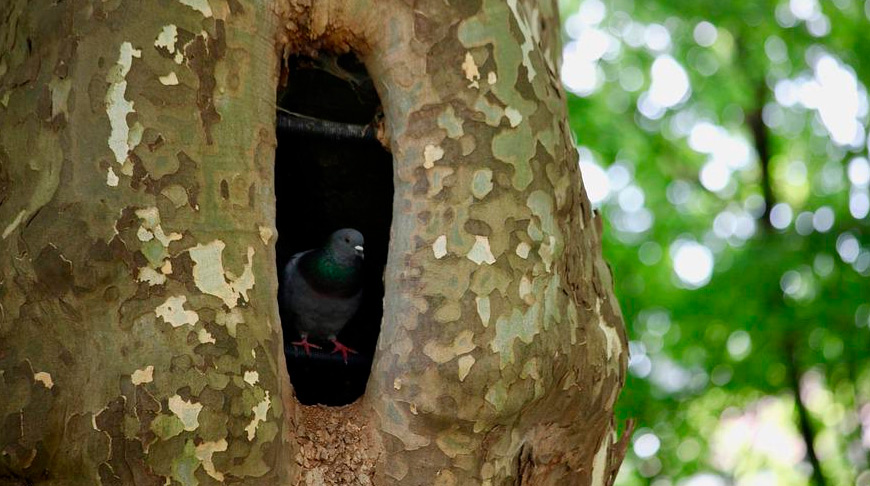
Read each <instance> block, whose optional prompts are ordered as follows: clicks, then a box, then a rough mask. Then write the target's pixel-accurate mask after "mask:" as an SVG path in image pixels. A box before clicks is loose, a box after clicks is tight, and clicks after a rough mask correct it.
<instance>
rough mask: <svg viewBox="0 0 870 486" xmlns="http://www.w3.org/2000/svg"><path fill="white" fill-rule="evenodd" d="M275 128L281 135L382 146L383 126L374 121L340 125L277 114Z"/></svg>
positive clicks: (285, 113)
mask: <svg viewBox="0 0 870 486" xmlns="http://www.w3.org/2000/svg"><path fill="white" fill-rule="evenodd" d="M277 114H278V116H277V121H276V126H277V128H278V131H279V133H281V134H282V135H300V136H307V137H318V138H325V139H327V140H332V141H361V142H374V143H380V144H384V141H383V140H384V139H383V133H382V130H383V128H382V127H383V125H382V124H381V123H379V122H378V120H377V119H376V120H374V121H372V122H371V123H369V124H368V125H355V124H352V123H341V122H335V121H330V120H322V119H320V118H311V117H306V116H303V115H299V114H297V113H290V112H285V111H278V112H277Z"/></svg>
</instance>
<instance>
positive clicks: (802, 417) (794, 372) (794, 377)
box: [785, 337, 827, 486]
mask: <svg viewBox="0 0 870 486" xmlns="http://www.w3.org/2000/svg"><path fill="white" fill-rule="evenodd" d="M785 348H786V354H787V356H786V360H785V362H786V366H787V367H788V377H789V380H790V381H791V385H792V391H793V393H794V402H795V406H797V411H798V422H799V426H800V431H801V436H802V437H803V439H804V444H806V447H807V459H808V460H809V461H810V465H811V466H812V467H813V484H815V485H816V486H826V485H827V482H826V481H825V476H824V475H823V474H822V464H821V463H820V462H819V457H818V456H817V455H816V446H815V440H816V431H815V430H813V424H812V422H810V414H809V411H808V410H807V407H806V404H804V402H803V398H801V382H800V378H801V371H800V369H799V367H798V362H797V353H796V352H795V346H794V338H791V337H789V338H786V343H785Z"/></svg>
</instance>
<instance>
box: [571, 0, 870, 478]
mask: <svg viewBox="0 0 870 486" xmlns="http://www.w3.org/2000/svg"><path fill="white" fill-rule="evenodd" d="M578 4H579V5H578ZM563 6H564V7H565V10H563V12H565V13H566V14H568V15H566V19H567V20H566V26H567V29H566V30H567V31H568V33H569V34H570V35H571V37H572V41H569V43H568V44H567V48H566V52H569V53H573V52H583V49H588V46H589V45H590V44H589V43H588V41H590V40H591V41H595V40H599V39H601V38H604V39H605V43H604V47H606V49H604V48H601V49H600V50H598V51H596V52H598V57H597V58H595V59H593V60H592V61H591V62H592V64H593V66H594V69H595V70H596V71H595V72H596V73H598V74H599V77H598V79H599V80H601V79H606V80H608V81H613V82H608V83H600V82H599V83H597V84H595V85H594V86H593V87H592V88H589V87H588V86H589V85H588V84H587V85H580V84H578V86H577V87H576V88H580V89H576V91H577V94H578V96H569V109H570V111H571V113H577V114H581V115H582V116H577V117H576V118H573V119H572V126H573V127H574V129H575V130H576V132H577V133H578V134H579V136H578V141H579V143H580V144H581V145H582V146H584V147H585V148H581V154H584V156H583V157H581V159H582V160H583V163H584V165H585V164H586V163H588V164H589V166H593V167H594V165H595V161H599V162H603V163H605V164H607V165H609V167H601V169H602V174H605V173H606V174H607V175H609V176H610V177H605V178H604V180H605V181H607V180H610V181H611V183H612V184H611V186H610V187H611V191H610V193H609V194H607V192H606V191H604V196H602V195H601V194H602V192H601V191H599V194H598V195H597V197H594V198H592V199H594V200H595V201H594V202H595V203H599V204H600V205H601V210H602V212H603V213H604V214H605V215H606V216H607V217H606V218H605V222H608V223H610V224H609V226H607V227H605V237H604V248H605V255H606V257H607V260H608V261H609V262H611V263H612V265H613V268H614V273H615V275H616V279H615V280H616V282H617V289H616V292H617V295H618V297H619V299H620V302H621V303H622V306H623V310H624V311H625V319H626V323H627V325H628V327H629V335H630V336H632V340H633V341H632V342H631V343H630V348H631V349H632V363H631V365H630V367H629V370H630V374H629V377H628V380H627V386H626V390H627V393H625V394H624V395H623V397H622V398H621V399H620V404H619V406H618V407H617V408H618V410H617V416H630V417H635V418H636V419H637V421H638V432H637V434H636V435H637V437H635V440H637V441H639V444H638V445H637V447H636V448H635V450H636V451H637V453H630V454H629V455H628V459H627V460H626V467H623V469H622V472H623V473H624V474H621V481H620V484H623V485H637V484H650V483H656V484H657V483H659V482H672V483H675V484H679V483H682V482H683V481H685V482H687V483H688V482H691V481H692V480H693V479H696V480H698V481H711V482H722V483H728V482H729V481H732V480H733V481H736V482H738V483H740V482H744V481H749V482H752V481H753V479H752V478H753V477H754V478H757V477H759V476H758V475H763V474H773V475H775V476H776V478H777V479H778V480H779V481H780V482H784V483H788V484H825V482H827V484H846V483H855V482H856V481H857V482H859V483H860V482H861V481H862V480H863V477H866V476H867V473H866V472H862V470H866V468H867V464H868V462H867V447H866V443H865V444H864V445H862V443H861V442H862V441H861V434H862V429H863V433H866V430H867V429H866V426H865V427H863V428H862V427H861V426H852V425H850V424H851V423H852V421H853V420H858V417H860V416H861V415H862V413H861V410H862V408H863V407H865V406H866V405H865V404H866V403H867V402H868V397H870V394H868V387H867V383H868V381H867V378H868V374H867V370H868V366H867V365H868V362H867V359H866V355H867V353H866V352H865V350H866V348H867V344H868V342H867V335H866V330H865V329H864V328H865V326H866V325H867V322H868V321H867V317H868V306H867V304H866V302H867V298H866V295H867V276H868V275H870V252H868V250H867V246H868V244H867V234H868V233H867V221H868V219H867V208H868V207H870V206H868V204H867V201H868V192H867V186H868V181H867V176H866V175H865V174H866V173H867V169H866V167H867V161H866V157H867V152H866V150H867V146H866V133H867V116H866V108H864V107H866V105H867V96H866V88H865V85H864V84H862V83H866V79H867V77H868V74H870V73H868V63H867V62H866V59H867V55H866V54H867V48H868V45H867V43H866V42H864V39H865V37H866V36H865V34H864V31H865V30H866V27H867V12H868V10H866V7H867V6H868V4H867V3H866V2H851V1H835V2H816V1H809V2H797V1H795V2H784V1H760V2H742V1H734V2H716V1H698V2H691V3H686V2H679V3H677V2H667V1H664V2H656V1H651V2H624V1H620V0H613V1H607V0H605V1H603V2H600V1H597V0H584V1H583V2H564V5H563ZM578 6H579V10H577V9H576V7H578ZM569 7H570V8H569ZM593 44H594V43H593ZM599 45H600V44H599ZM589 57H590V56H588V57H586V58H584V57H583V56H575V57H574V61H577V62H574V63H572V62H570V61H569V62H566V64H565V66H563V70H564V72H565V73H570V72H572V70H574V68H576V66H577V65H578V64H580V65H581V66H582V63H581V62H580V61H586V60H588V59H589ZM566 59H569V57H568V56H566ZM572 64H573V66H572ZM569 79H570V78H569ZM593 79H594V76H593ZM675 81H676V82H675ZM589 84H592V83H589ZM663 93H664V94H665V96H662V94H663ZM651 100H654V101H658V102H659V103H658V105H657V104H656V103H650V101H651ZM663 100H664V101H663ZM664 105H666V106H664ZM605 171H606V172H605ZM586 175H588V174H584V177H585V176H586ZM586 182H587V183H589V182H590V181H589V180H587V181H586ZM590 193H591V191H590ZM638 201H640V203H638ZM638 221H644V223H645V224H629V223H636V222H638ZM814 222H815V224H814ZM685 244H688V246H686V247H685V248H689V249H692V250H698V249H699V246H696V245H700V246H703V247H706V250H705V251H708V252H709V255H708V256H709V257H710V259H709V260H706V261H707V262H709V266H704V267H705V268H706V270H708V271H707V272H706V273H705V272H703V271H699V270H698V269H699V268H700V267H701V266H702V265H698V264H697V263H698V261H699V260H700V261H701V263H703V262H704V260H703V259H695V261H692V260H693V258H691V257H692V256H697V255H698V252H694V253H693V252H683V257H684V258H680V254H679V248H680V247H681V245H685ZM681 260H682V263H685V262H686V261H689V262H690V263H692V264H694V265H683V266H680V265H679V263H678V262H680V261H681ZM700 276H705V277H706V279H704V278H699V277H700ZM821 398H824V399H821ZM832 417H835V418H832ZM745 423H750V424H752V423H764V426H765V429H766V430H765V431H764V433H760V434H758V435H757V438H756V437H753V438H752V439H743V440H741V441H739V442H738V441H737V440H735V439H734V436H733V435H729V432H733V431H734V430H736V429H737V428H738V427H739V424H745ZM770 430H774V431H775V433H776V437H777V442H778V443H782V444H788V447H782V448H780V447H777V448H776V449H777V450H776V451H765V450H764V446H763V445H762V444H761V442H762V440H763V439H768V440H769V439H770V437H771V436H772V434H770V433H768V432H769V431H770ZM642 439H645V440H642ZM659 441H660V442H659ZM802 442H803V443H802ZM651 443H652V444H655V446H654V447H644V445H645V444H646V445H647V446H649V444H651ZM814 444H815V446H816V448H818V451H819V453H818V455H817V457H816V458H814V453H813V445H814ZM785 451H789V452H790V453H786V452H785ZM794 451H797V452H794ZM803 451H806V454H804V452H803ZM780 452H782V453H781V454H778V453H780ZM783 457H785V459H783ZM801 462H804V464H800V463H801ZM702 474H703V475H710V474H713V475H715V476H717V477H713V478H711V477H706V478H704V477H698V478H695V476H698V475H702ZM718 476H721V477H718Z"/></svg>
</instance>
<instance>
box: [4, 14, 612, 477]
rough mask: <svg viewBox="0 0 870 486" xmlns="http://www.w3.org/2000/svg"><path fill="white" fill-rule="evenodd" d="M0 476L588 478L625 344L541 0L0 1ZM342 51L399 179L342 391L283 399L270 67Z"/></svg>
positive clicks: (599, 466)
mask: <svg viewBox="0 0 870 486" xmlns="http://www.w3.org/2000/svg"><path fill="white" fill-rule="evenodd" d="M0 12H2V15H0V18H2V19H4V20H3V28H2V29H0V30H2V31H3V32H5V34H4V37H3V38H2V43H0V76H2V77H0V162H2V166H0V188H2V192H0V201H2V206H0V226H2V240H0V248H2V251H0V259H2V264H0V269H2V270H0V282H2V287H0V305H2V307H0V315H2V321H0V323H2V324H0V384H2V390H0V392H2V395H3V396H4V400H3V401H2V402H0V418H2V436H0V437H2V440H0V450H2V455H0V459H2V460H0V477H3V478H5V479H6V480H7V481H11V482H12V483H16V482H20V483H24V484H32V483H36V482H39V483H41V484H43V483H44V484H62V483H64V484H65V483H68V482H69V481H71V480H79V481H82V482H88V483H96V482H97V481H99V482H100V483H102V484H164V483H165V482H166V481H171V482H172V483H173V484H176V483H177V484H213V483H218V482H243V483H244V484H295V483H298V482H299V481H304V482H306V483H307V484H317V483H318V482H320V483H323V482H324V481H325V482H327V483H332V482H345V483H354V482H356V483H361V484H369V483H370V482H372V481H373V482H374V483H375V484H433V483H434V484H445V485H446V484H469V483H471V482H482V483H485V484H507V483H509V482H519V483H522V484H595V485H600V484H611V483H612V480H613V477H614V476H615V471H616V469H617V468H618V466H619V463H620V462H621V458H622V454H623V452H624V443H623V442H621V441H617V439H616V435H615V427H614V424H613V419H612V410H613V406H614V402H615V400H616V397H617V394H618V391H619V389H620V388H621V386H622V383H623V379H624V371H625V363H626V357H627V350H626V344H625V343H626V340H625V335H624V330H623V328H622V323H621V316H620V311H619V308H618V306H617V304H616V301H615V300H614V298H613V296H612V293H611V287H612V283H611V280H610V273H609V269H608V268H607V267H606V265H605V264H604V262H603V260H602V258H601V255H600V224H601V222H600V219H599V218H597V217H596V216H594V215H593V212H592V211H591V209H590V206H589V204H588V200H587V198H586V195H585V193H584V192H583V189H582V187H581V185H580V180H579V173H578V170H577V165H576V163H575V162H576V152H575V151H574V149H573V145H572V140H571V135H570V133H571V132H570V130H569V129H568V127H567V124H566V113H565V98H564V94H563V91H562V89H561V87H560V85H559V83H558V76H557V73H558V69H557V66H558V60H559V54H560V50H559V35H558V32H559V28H558V27H559V24H558V22H557V12H556V8H555V5H554V4H553V2H541V3H540V4H535V3H533V2H508V3H507V4H504V3H502V2H499V1H487V2H461V3H459V4H458V5H457V6H447V5H445V4H443V3H441V2H434V1H433V2H416V3H415V4H414V5H413V7H412V6H411V5H409V4H408V3H406V2H400V1H389V2H385V1H377V2H375V1H364V0H356V1H351V2H307V1H292V2H289V3H255V2H240V1H236V0H230V1H228V2H226V3H223V2H208V1H206V0H181V1H178V2H173V1H169V0H164V1H161V2H158V5H156V6H155V5H153V4H146V3H140V2H98V3H95V4H91V3H85V2H62V3H54V2H47V1H45V2H27V1H26V0H14V1H12V2H7V3H6V4H4V6H3V7H2V10H0ZM346 51H353V52H355V53H356V54H357V55H358V56H359V57H360V58H361V59H362V60H363V61H364V62H365V65H366V67H367V69H368V71H369V73H370V75H371V77H372V79H373V80H374V81H375V84H376V86H377V87H378V92H379V93H380V96H381V99H382V103H383V108H384V113H385V118H386V127H387V131H386V133H387V137H388V139H389V146H390V147H391V149H392V153H393V158H394V170H395V191H396V194H395V199H394V212H393V213H394V214H393V225H392V238H391V241H390V248H389V254H390V257H389V261H388V264H387V268H386V273H385V281H386V298H385V303H384V306H385V312H384V316H385V317H384V319H383V323H382V325H381V333H380V337H379V345H378V350H377V353H376V356H375V361H374V365H373V369H372V375H371V379H370V382H369V385H368V389H367V393H366V394H365V396H364V398H363V399H361V400H360V401H358V402H357V403H355V404H353V405H352V406H350V407H346V408H324V407H303V406H300V405H299V404H298V403H297V402H296V401H295V399H294V396H293V390H292V388H291V386H290V382H289V380H288V376H287V373H286V371H285V364H284V363H285V360H284V355H283V349H282V334H281V328H280V325H279V322H278V312H277V305H276V299H275V295H276V285H277V282H276V271H275V263H274V262H275V258H274V256H275V255H274V240H275V227H274V220H275V214H274V211H275V209H274V192H273V180H272V173H273V163H274V151H275V145H276V138H275V129H274V120H275V93H276V89H277V83H278V70H279V67H280V62H279V61H280V59H281V55H282V54H283V55H284V56H287V55H290V54H295V53H301V54H306V55H312V56H316V55H317V53H318V52H346Z"/></svg>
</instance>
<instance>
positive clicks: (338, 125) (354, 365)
mask: <svg viewBox="0 0 870 486" xmlns="http://www.w3.org/2000/svg"><path fill="white" fill-rule="evenodd" d="M278 106H279V108H278V113H277V115H278V123H277V135H278V147H277V150H276V154H275V196H276V225H277V228H278V242H277V244H276V258H277V268H278V281H279V292H278V295H279V300H280V299H281V297H280V296H282V295H284V292H283V289H284V286H285V284H284V281H285V267H286V265H287V263H288V261H290V259H291V257H292V256H293V255H294V254H296V253H298V252H302V251H306V250H309V249H313V248H320V247H322V246H324V244H325V243H326V241H327V239H328V238H329V235H330V234H331V233H332V232H333V231H335V230H338V229H341V228H354V229H356V230H358V231H359V232H361V233H362V234H363V236H364V238H365V245H364V246H365V258H364V260H363V264H362V271H363V277H362V279H363V280H362V286H363V294H362V301H361V303H360V306H359V309H358V310H357V311H356V313H355V315H354V316H353V317H352V318H351V319H350V320H349V321H348V322H347V324H346V325H345V326H344V328H343V329H342V330H341V331H340V332H339V334H338V335H337V338H338V340H339V341H340V342H341V343H342V344H344V345H346V346H348V347H350V348H353V349H354V350H356V351H357V354H349V355H348V359H347V362H346V363H345V361H344V359H343V358H342V356H341V354H340V353H333V352H332V351H333V349H334V346H333V344H332V343H331V342H329V341H327V340H325V339H322V338H321V339H319V340H318V339H316V338H312V337H309V341H311V342H312V343H313V344H316V345H319V346H321V347H322V349H320V350H317V349H311V350H310V354H307V353H306V352H305V351H304V350H303V349H302V348H301V347H299V346H294V345H293V344H292V343H293V342H297V341H299V340H300V339H301V336H300V333H299V332H298V330H297V326H296V322H297V317H296V315H295V314H294V313H293V312H290V311H288V309H287V305H286V303H281V305H280V306H279V308H280V309H281V323H282V327H283V330H284V353H285V355H286V357H287V368H288V371H289V374H290V381H291V382H292V384H293V388H294V390H295V392H296V397H297V399H298V400H299V401H300V402H301V403H303V404H306V405H311V404H317V403H319V404H323V405H333V406H334V405H345V404H348V403H351V402H353V401H355V400H356V399H357V398H359V397H360V396H362V395H363V393H365V385H366V382H367V381H368V376H369V372H370V369H371V363H372V357H373V356H374V350H375V345H376V343H377V338H378V332H379V331H380V323H381V317H382V316H383V296H384V283H383V274H384V266H385V264H386V261H387V248H388V244H389V238H390V223H391V220H392V204H393V168H392V156H391V155H390V153H389V152H388V151H387V150H385V149H384V148H383V146H382V145H381V144H380V143H379V142H378V138H377V136H376V132H377V130H376V127H377V125H378V120H379V117H380V111H381V108H380V106H381V105H380V99H379V98H378V95H377V93H376V91H375V88H374V85H373V83H372V80H371V78H370V77H369V76H368V73H367V72H366V70H365V67H364V66H363V64H362V63H361V62H359V60H358V59H357V58H356V57H355V56H354V55H352V54H345V55H341V56H329V55H322V56H320V57H318V58H316V59H312V58H308V57H294V58H291V59H289V61H288V62H287V64H286V65H285V66H284V69H283V71H282V81H281V83H280V85H279V90H278Z"/></svg>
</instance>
